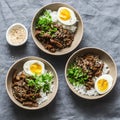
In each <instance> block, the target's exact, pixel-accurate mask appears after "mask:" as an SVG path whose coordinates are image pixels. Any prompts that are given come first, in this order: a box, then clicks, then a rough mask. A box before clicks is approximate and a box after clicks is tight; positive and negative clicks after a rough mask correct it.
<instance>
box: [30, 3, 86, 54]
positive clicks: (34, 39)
mask: <svg viewBox="0 0 120 120" xmlns="http://www.w3.org/2000/svg"><path fill="white" fill-rule="evenodd" d="M55 4H60V5H66V6H68V7H70V8H72V9H73V10H74V11H75V13H76V14H77V15H78V16H79V18H80V21H81V37H80V38H79V43H78V44H77V45H76V46H75V47H73V48H71V49H70V50H69V51H67V52H64V53H63V52H59V54H57V53H56V52H55V53H52V52H49V51H48V50H45V48H43V49H41V48H40V46H39V45H38V44H37V41H36V38H35V36H34V34H33V23H34V19H35V18H36V16H37V14H38V13H39V12H40V11H41V10H42V9H44V7H47V6H49V5H55ZM83 33H84V24H83V20H82V17H81V15H80V14H79V12H78V11H77V10H76V9H75V8H74V7H72V6H71V5H69V4H66V3H62V2H53V3H48V4H46V5H44V6H42V7H41V8H39V9H38V10H37V11H36V13H35V14H34V16H33V18H32V22H31V34H32V39H33V41H34V43H35V45H36V46H37V47H38V48H39V49H40V50H41V51H43V52H45V53H47V54H49V55H55V56H60V55H66V54H68V53H71V52H72V51H73V50H75V49H76V48H77V47H78V46H79V44H80V42H81V41H82V38H83Z"/></svg>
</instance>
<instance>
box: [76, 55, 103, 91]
mask: <svg viewBox="0 0 120 120" xmlns="http://www.w3.org/2000/svg"><path fill="white" fill-rule="evenodd" d="M76 63H77V65H78V66H80V67H81V68H82V69H83V71H84V72H87V74H88V81H86V83H85V86H86V89H87V90H90V89H91V88H93V87H94V81H93V77H99V76H100V75H101V74H102V70H103V66H104V63H103V62H102V61H101V60H100V58H99V56H97V55H91V54H87V55H84V56H82V57H77V58H76Z"/></svg>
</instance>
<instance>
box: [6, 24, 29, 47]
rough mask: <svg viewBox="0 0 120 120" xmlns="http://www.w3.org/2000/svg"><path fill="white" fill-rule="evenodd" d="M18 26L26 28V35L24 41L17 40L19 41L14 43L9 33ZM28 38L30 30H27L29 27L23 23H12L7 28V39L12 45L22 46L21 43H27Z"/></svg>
mask: <svg viewBox="0 0 120 120" xmlns="http://www.w3.org/2000/svg"><path fill="white" fill-rule="evenodd" d="M16 27H21V28H23V30H25V37H24V39H23V40H22V41H20V42H17V43H13V42H12V41H11V39H10V38H9V34H10V31H11V30H13V29H15V28H16ZM27 38H28V30H27V28H26V27H25V26H24V25H23V24H21V23H14V24H12V25H11V26H10V27H9V28H8V29H7V32H6V40H7V42H8V44H9V45H11V46H21V45H23V44H24V43H26V41H27Z"/></svg>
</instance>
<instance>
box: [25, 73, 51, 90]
mask: <svg viewBox="0 0 120 120" xmlns="http://www.w3.org/2000/svg"><path fill="white" fill-rule="evenodd" d="M52 79H53V74H51V73H45V74H42V75H40V76H38V75H33V76H32V77H30V78H27V81H28V86H31V87H34V89H35V90H36V91H38V90H42V91H43V92H49V91H50V86H51V84H52Z"/></svg>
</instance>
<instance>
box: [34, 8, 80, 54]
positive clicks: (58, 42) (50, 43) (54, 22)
mask: <svg viewBox="0 0 120 120" xmlns="http://www.w3.org/2000/svg"><path fill="white" fill-rule="evenodd" d="M77 22H78V20H77V18H76V15H75V13H74V11H73V10H71V9H69V8H67V7H59V8H58V10H57V11H52V10H50V9H45V10H44V11H43V12H42V14H41V15H40V16H39V18H38V19H37V21H36V25H35V37H36V38H37V39H38V40H39V41H40V42H41V43H42V45H43V46H44V48H45V49H47V50H48V51H50V52H52V53H54V52H56V51H59V50H61V49H64V48H67V47H70V46H71V44H72V42H73V40H74V35H75V32H76V30H77Z"/></svg>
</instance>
